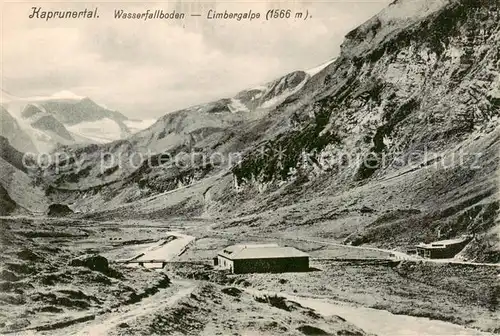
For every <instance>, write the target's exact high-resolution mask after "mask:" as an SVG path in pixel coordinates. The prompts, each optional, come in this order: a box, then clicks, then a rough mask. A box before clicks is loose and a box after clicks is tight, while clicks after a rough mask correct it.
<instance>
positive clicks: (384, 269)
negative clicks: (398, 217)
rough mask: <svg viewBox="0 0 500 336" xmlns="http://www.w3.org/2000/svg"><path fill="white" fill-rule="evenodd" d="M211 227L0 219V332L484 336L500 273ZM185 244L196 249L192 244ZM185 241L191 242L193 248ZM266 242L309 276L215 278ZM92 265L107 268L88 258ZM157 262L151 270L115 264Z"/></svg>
mask: <svg viewBox="0 0 500 336" xmlns="http://www.w3.org/2000/svg"><path fill="white" fill-rule="evenodd" d="M212 224H213V223H211V222H210V221H206V220H193V221H169V222H164V223H160V222H150V221H123V222H120V223H116V222H105V223H102V222H90V221H79V220H66V219H44V218H39V219H30V218H15V219H7V218H3V219H0V225H1V227H0V229H1V232H0V238H1V239H2V241H1V242H2V247H3V248H4V252H3V254H2V256H1V258H2V260H1V268H2V270H1V274H2V279H1V285H0V301H1V304H0V307H1V308H0V328H1V329H0V332H3V333H15V334H25V335H30V334H47V335H127V334H129V335H138V334H139V335H141V334H142V335H151V334H157V335H187V334H189V335H192V334H199V335H277V334H284V335H313V334H318V333H320V332H325V333H326V334H332V335H368V334H378V335H401V334H405V335H429V336H430V335H488V334H494V333H499V332H500V317H499V315H498V311H499V297H500V290H499V287H498V279H499V274H500V268H499V267H493V266H488V265H472V264H459V263H456V264H450V263H430V262H422V261H414V260H395V259H394V258H393V256H391V253H390V252H389V251H386V250H382V249H370V248H351V247H348V246H342V245H340V244H335V243H334V242H331V243H328V242H323V241H314V240H313V239H309V240H303V239H299V238H293V237H290V236H288V237H277V236H274V237H273V236H269V235H268V236H265V237H260V236H258V235H257V236H256V235H251V236H250V235H245V234H244V233H242V234H239V235H235V234H228V233H227V232H224V231H219V230H217V229H215V228H214V226H213V225H212ZM194 237H195V239H194ZM193 239H194V240H193ZM250 242H259V243H262V242H276V243H279V244H282V245H285V244H286V245H290V246H295V247H297V248H299V249H301V250H303V251H306V252H307V253H309V254H310V256H311V271H310V272H304V273H283V274H247V275H234V274H228V273H226V272H224V271H217V270H214V269H213V267H212V266H211V260H212V258H213V257H214V256H215V255H216V252H217V251H218V250H220V249H222V248H223V247H225V246H228V245H231V244H235V243H250ZM97 254H99V255H102V256H104V257H106V258H107V259H104V258H103V259H104V260H109V263H108V262H104V261H103V260H102V259H99V258H93V257H92V256H95V255H97ZM134 257H136V258H135V260H145V261H147V260H151V259H157V258H164V259H165V260H166V267H165V268H164V269H161V270H151V269H148V268H147V266H148V265H147V264H146V265H145V266H146V267H140V266H138V265H137V264H135V266H136V267H130V266H131V265H126V264H122V263H117V261H123V260H125V259H132V258H134Z"/></svg>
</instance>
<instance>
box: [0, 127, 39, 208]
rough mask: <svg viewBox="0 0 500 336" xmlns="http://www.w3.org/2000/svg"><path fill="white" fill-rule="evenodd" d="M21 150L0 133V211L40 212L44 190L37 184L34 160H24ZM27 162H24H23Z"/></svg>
mask: <svg viewBox="0 0 500 336" xmlns="http://www.w3.org/2000/svg"><path fill="white" fill-rule="evenodd" d="M23 156H24V153H21V152H19V151H17V150H16V149H15V148H13V147H12V146H11V145H10V144H9V142H8V140H7V139H6V138H4V137H2V136H0V172H1V173H0V204H2V206H1V207H0V208H1V211H0V214H1V215H8V214H29V213H31V214H42V213H44V212H45V211H46V209H47V207H48V199H47V197H46V195H45V190H43V188H42V187H40V186H37V185H36V183H35V179H34V178H33V177H34V175H35V171H34V170H33V171H30V169H29V168H28V166H29V167H35V162H33V161H30V160H23ZM25 163H27V164H25Z"/></svg>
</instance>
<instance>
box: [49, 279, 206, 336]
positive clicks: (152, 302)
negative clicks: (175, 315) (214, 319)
mask: <svg viewBox="0 0 500 336" xmlns="http://www.w3.org/2000/svg"><path fill="white" fill-rule="evenodd" d="M172 284H173V285H175V286H178V287H179V289H178V290H177V291H176V292H172V290H171V289H170V288H167V289H163V290H160V292H158V293H156V294H155V295H152V296H150V297H148V298H145V299H143V300H141V301H140V302H138V303H135V304H133V305H130V306H122V307H120V308H118V309H116V310H115V311H113V312H111V313H108V314H104V315H101V316H98V317H97V318H96V319H95V320H92V321H89V322H85V323H81V324H77V325H74V326H72V327H68V328H65V329H60V330H55V331H52V332H51V335H61V336H62V335H64V336H66V335H79V336H80V335H88V336H101V335H108V334H109V332H110V331H112V330H114V329H116V328H117V327H118V326H119V325H120V324H122V323H127V324H130V325H132V324H133V322H134V320H136V319H137V318H140V317H143V316H147V315H152V314H154V312H156V311H162V310H165V309H167V308H169V307H171V306H173V305H174V304H175V303H176V302H177V301H179V300H180V299H182V298H183V297H185V296H187V295H189V294H191V293H192V292H193V290H194V289H195V288H196V286H197V285H196V284H194V283H193V282H189V281H173V282H172Z"/></svg>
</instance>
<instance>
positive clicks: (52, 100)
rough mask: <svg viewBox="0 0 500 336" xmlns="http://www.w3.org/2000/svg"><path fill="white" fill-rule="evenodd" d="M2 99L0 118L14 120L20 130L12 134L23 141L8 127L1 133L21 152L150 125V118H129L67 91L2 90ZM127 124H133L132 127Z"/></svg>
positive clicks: (113, 136)
mask: <svg viewBox="0 0 500 336" xmlns="http://www.w3.org/2000/svg"><path fill="white" fill-rule="evenodd" d="M1 99H2V115H5V118H2V119H5V120H9V122H10V123H12V122H13V121H15V127H14V128H13V129H16V128H17V129H18V130H19V131H17V132H14V134H22V139H23V140H22V141H21V140H19V137H20V136H19V135H18V136H15V135H14V134H12V132H9V131H8V130H7V127H5V130H3V131H2V134H1V135H3V136H5V137H6V138H7V139H9V141H10V142H11V144H12V145H13V146H14V147H16V148H18V149H19V150H23V151H26V150H29V151H35V152H50V151H52V150H54V149H55V148H57V147H59V146H67V145H73V144H78V143H106V142H111V141H115V140H120V139H124V138H126V137H128V136H130V135H131V134H133V133H135V132H137V131H139V130H141V129H143V128H146V127H147V126H148V125H149V124H150V121H146V122H137V121H135V122H134V121H129V120H128V118H127V117H125V116H124V115H123V114H121V113H119V112H117V111H113V110H110V109H108V108H105V107H103V106H101V105H99V104H97V103H96V102H94V101H93V100H91V99H90V98H88V97H82V96H78V95H76V94H74V93H72V92H69V91H62V92H58V93H56V94H54V95H52V96H34V97H24V98H21V97H16V96H14V95H12V94H9V93H6V92H5V91H2V96H1ZM7 115H9V116H7ZM126 123H130V124H132V125H133V129H132V130H131V129H129V127H128V126H127V124H126ZM28 139H29V140H28ZM23 143H24V144H23ZM26 144H32V145H33V146H30V145H26Z"/></svg>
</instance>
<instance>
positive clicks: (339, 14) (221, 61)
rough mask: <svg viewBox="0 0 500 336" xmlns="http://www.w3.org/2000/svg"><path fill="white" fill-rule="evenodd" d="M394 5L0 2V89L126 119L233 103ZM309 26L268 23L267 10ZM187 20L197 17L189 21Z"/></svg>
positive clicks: (330, 53) (377, 1)
mask: <svg viewBox="0 0 500 336" xmlns="http://www.w3.org/2000/svg"><path fill="white" fill-rule="evenodd" d="M389 2H390V1H389V0H363V1H360V0H336V1H335V0H331V1H324V0H323V1H298V0H295V1H283V0H281V1H280V0H275V1H269V0H253V1H248V0H247V1H237V2H235V1H232V2H230V1H228V0H225V1H211V0H203V1H201V0H199V1H191V2H188V1H179V0H172V1H169V2H165V1H164V2H156V3H153V2H151V3H144V2H138V1H132V0H125V1H111V0H109V1H108V2H99V3H97V2H95V3H91V2H83V1H78V2H69V1H68V2H61V1H56V2H50V1H43V2H40V3H35V2H33V1H29V2H23V0H16V2H2V9H1V13H2V14H1V15H2V30H1V36H2V40H1V50H0V52H1V59H0V60H1V65H0V70H1V80H2V83H1V85H2V89H3V90H5V91H7V92H8V93H10V94H13V95H16V96H20V97H30V96H46V95H51V94H54V93H55V92H58V91H71V92H73V93H75V94H76V95H80V96H88V97H90V98H92V99H93V100H95V101H97V102H98V103H100V104H102V105H105V106H106V107H108V108H110V109H113V110H118V111H120V112H122V113H123V114H125V115H126V116H127V117H129V118H133V119H148V118H157V117H160V116H162V115H164V114H166V113H168V112H172V111H175V110H178V109H181V108H185V107H188V106H192V105H196V104H199V103H203V102H208V101H211V100H215V99H219V98H223V97H231V96H232V95H234V94H235V93H237V92H238V91H240V90H243V89H246V88H250V87H252V86H255V85H259V84H263V83H265V82H267V81H270V80H273V79H275V78H278V77H279V76H281V75H284V74H286V73H289V72H291V71H295V70H305V69H308V68H312V67H315V66H316V65H318V64H321V63H323V62H325V61H328V60H330V59H332V58H334V57H336V56H337V55H338V53H339V47H340V44H341V43H342V41H343V37H344V36H345V34H346V33H347V32H349V31H350V30H352V29H354V28H355V27H357V26H358V25H359V24H361V23H363V22H364V21H366V20H368V19H369V18H370V17H372V16H373V15H375V14H376V13H378V12H379V11H380V10H381V9H382V8H384V7H385V6H387V4H388V3H389ZM33 6H36V7H38V6H40V7H42V9H41V10H42V11H43V10H60V11H67V10H82V9H84V8H87V9H89V10H93V9H94V8H96V7H97V9H98V13H99V18H98V19H88V20H85V19H58V20H56V19H52V20H49V21H46V20H43V19H29V18H28V16H29V14H30V13H31V12H32V10H31V8H32V7H33ZM273 8H279V9H291V11H292V12H293V13H295V12H305V11H307V12H308V13H309V15H310V17H308V18H307V19H306V20H302V19H301V20H295V19H293V18H292V19H284V20H279V19H278V20H270V21H266V20H265V19H263V16H264V15H265V13H266V12H267V10H269V9H273ZM120 9H121V10H124V11H130V12H143V11H145V10H147V9H149V10H151V11H153V10H155V9H162V10H163V11H164V12H172V11H174V10H175V11H176V12H178V13H180V12H184V13H185V14H186V18H185V19H183V20H147V21H144V20H118V19H115V18H114V12H115V10H120ZM210 9H212V10H215V11H217V12H224V11H225V10H227V11H228V12H248V11H249V10H252V11H253V12H254V13H260V14H261V18H260V19H254V20H253V21H245V20H242V21H236V20H209V19H207V17H206V16H207V12H208V10H210ZM190 14H201V16H199V17H192V16H191V15H190Z"/></svg>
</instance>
